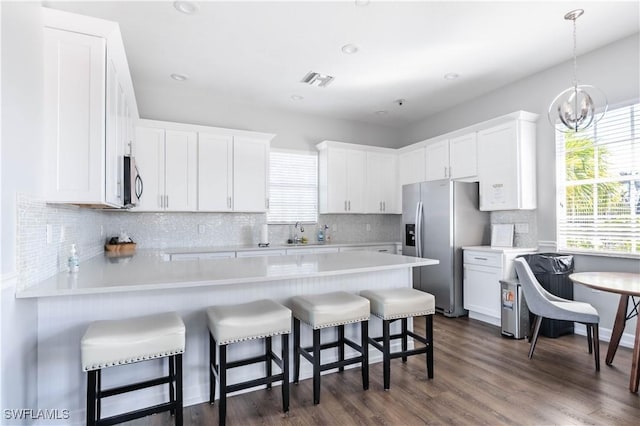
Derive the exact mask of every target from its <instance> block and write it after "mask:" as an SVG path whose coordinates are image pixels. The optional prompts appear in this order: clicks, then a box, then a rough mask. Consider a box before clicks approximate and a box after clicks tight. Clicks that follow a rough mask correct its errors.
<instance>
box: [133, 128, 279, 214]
mask: <svg viewBox="0 0 640 426" xmlns="http://www.w3.org/2000/svg"><path fill="white" fill-rule="evenodd" d="M139 123H140V125H139V126H138V128H137V141H136V145H135V147H136V149H135V152H136V162H137V166H138V170H139V172H140V176H141V178H142V181H143V184H144V190H143V193H142V196H141V197H140V205H139V207H137V208H136V209H135V210H137V211H208V212H232V211H236V212H266V211H267V209H268V206H269V201H268V191H269V185H268V183H269V181H268V176H269V148H270V141H271V139H272V138H273V136H274V135H272V134H266V133H257V132H247V131H241V130H232V129H221V128H215V127H206V126H197V125H190V124H182V123H171V122H161V121H153V120H140V121H139Z"/></svg>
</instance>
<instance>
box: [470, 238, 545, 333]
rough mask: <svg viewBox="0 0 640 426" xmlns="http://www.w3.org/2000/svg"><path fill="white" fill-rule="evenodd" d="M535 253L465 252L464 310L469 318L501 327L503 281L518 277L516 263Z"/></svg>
mask: <svg viewBox="0 0 640 426" xmlns="http://www.w3.org/2000/svg"><path fill="white" fill-rule="evenodd" d="M532 252H535V249H518V248H505V249H501V248H489V247H475V248H465V249H464V255H463V259H464V260H463V270H464V273H463V284H462V285H463V306H464V309H467V310H468V311H469V318H473V319H477V320H480V321H484V322H488V323H490V324H493V325H497V326H500V317H501V306H500V303H501V301H500V296H501V295H500V280H503V279H513V278H515V277H516V274H515V270H514V267H513V259H514V258H515V257H517V256H519V255H521V254H525V253H532Z"/></svg>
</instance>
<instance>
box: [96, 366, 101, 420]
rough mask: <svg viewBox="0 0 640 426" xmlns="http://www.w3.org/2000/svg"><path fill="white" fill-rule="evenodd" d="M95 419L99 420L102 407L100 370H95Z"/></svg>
mask: <svg viewBox="0 0 640 426" xmlns="http://www.w3.org/2000/svg"><path fill="white" fill-rule="evenodd" d="M96 383H97V386H96V420H100V415H101V411H102V410H101V409H102V370H96Z"/></svg>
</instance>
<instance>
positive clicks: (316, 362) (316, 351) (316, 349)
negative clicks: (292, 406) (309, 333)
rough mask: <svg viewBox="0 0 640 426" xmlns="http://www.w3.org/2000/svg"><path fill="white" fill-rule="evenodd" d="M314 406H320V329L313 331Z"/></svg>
mask: <svg viewBox="0 0 640 426" xmlns="http://www.w3.org/2000/svg"><path fill="white" fill-rule="evenodd" d="M313 404H314V405H318V404H320V329H315V330H313Z"/></svg>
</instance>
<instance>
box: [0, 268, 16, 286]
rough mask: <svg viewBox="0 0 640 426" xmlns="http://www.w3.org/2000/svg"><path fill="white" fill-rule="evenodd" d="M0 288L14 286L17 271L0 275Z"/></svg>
mask: <svg viewBox="0 0 640 426" xmlns="http://www.w3.org/2000/svg"><path fill="white" fill-rule="evenodd" d="M0 279H1V280H2V284H1V285H2V290H6V289H8V288H10V287H15V286H16V285H17V284H18V273H17V272H10V273H8V274H4V275H2V278H0Z"/></svg>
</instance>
